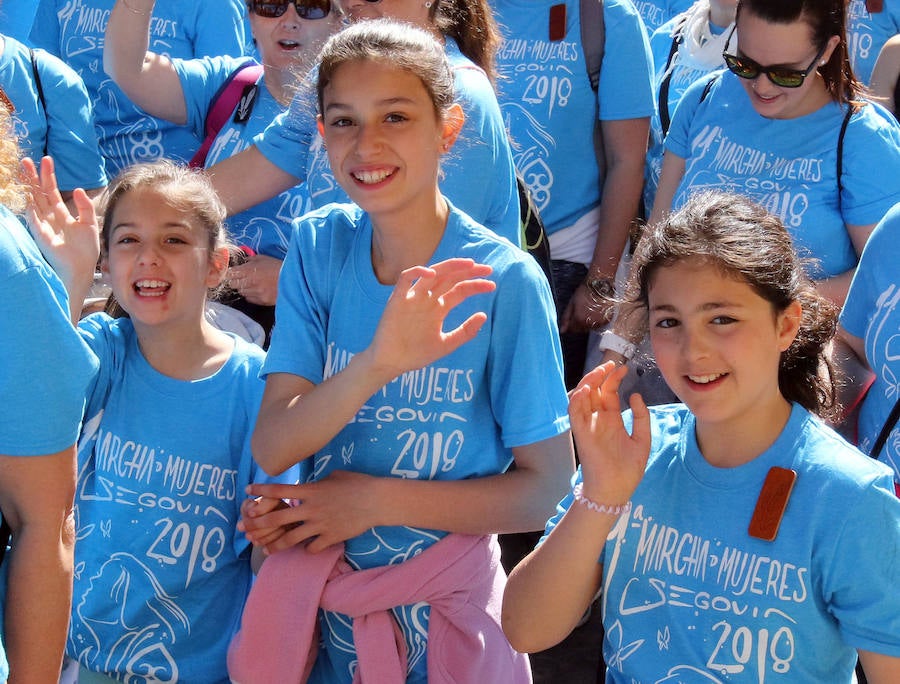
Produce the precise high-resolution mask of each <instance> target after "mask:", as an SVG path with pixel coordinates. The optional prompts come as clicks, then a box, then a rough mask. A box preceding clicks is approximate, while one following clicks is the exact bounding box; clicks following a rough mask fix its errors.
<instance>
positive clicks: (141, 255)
mask: <svg viewBox="0 0 900 684" xmlns="http://www.w3.org/2000/svg"><path fill="white" fill-rule="evenodd" d="M48 160H49V158H45V159H44V163H42V165H41V176H40V179H39V178H38V176H37V174H36V173H35V172H34V169H33V165H30V166H29V169H30V170H31V179H32V187H33V192H34V195H35V196H36V210H35V212H34V216H33V218H32V223H33V224H34V225H35V226H38V227H39V229H40V230H39V232H41V233H42V234H43V235H44V236H45V237H44V240H43V242H44V247H45V251H47V252H48V253H50V254H53V255H55V256H54V261H55V263H56V266H57V271H58V272H59V273H60V274H61V276H62V277H63V280H64V281H65V282H67V283H68V284H71V285H72V286H73V287H75V286H77V285H78V284H79V283H82V282H88V283H90V281H91V278H92V274H93V267H94V264H95V263H96V261H97V249H96V245H97V240H96V233H95V227H94V216H93V211H92V209H91V207H90V205H88V206H87V207H82V210H83V211H82V215H81V216H79V218H78V219H75V218H73V217H72V216H71V215H70V214H69V213H68V211H67V210H66V209H65V206H64V205H62V204H61V203H60V197H59V193H58V192H57V190H56V186H55V181H54V179H53V177H52V175H51V174H52V163H47V162H48ZM45 164H46V168H45ZM224 218H225V209H224V207H223V206H222V204H221V202H220V201H219V199H218V197H217V196H216V195H215V192H214V191H213V190H212V187H211V186H210V184H209V182H208V180H207V179H206V178H205V176H203V175H202V174H201V173H200V172H198V171H194V170H192V169H188V168H186V167H183V166H178V165H175V164H174V163H171V162H166V161H160V162H154V163H151V164H139V165H135V166H133V167H131V168H130V169H129V170H128V171H126V172H123V173H122V174H120V175H119V176H118V177H117V178H116V179H115V180H114V181H113V183H112V184H111V185H110V187H109V188H108V191H107V195H106V196H105V206H104V211H103V225H102V231H101V243H102V262H101V263H102V268H103V271H104V272H105V273H106V275H107V277H108V279H109V282H110V284H111V286H112V292H113V296H114V298H115V300H116V302H117V303H118V305H119V306H120V307H121V309H122V310H123V311H124V312H125V316H124V317H121V318H111V317H110V316H108V315H106V314H105V313H99V314H93V315H91V316H89V317H87V318H85V319H83V320H82V321H81V322H80V324H79V331H80V333H81V336H82V338H83V339H84V341H85V342H86V343H87V345H88V346H89V347H90V349H91V351H93V353H94V355H95V356H96V357H97V358H98V359H99V361H100V371H99V374H98V375H97V377H96V378H95V380H94V383H93V385H92V386H91V387H90V388H89V391H88V394H87V408H86V412H85V421H84V425H83V427H82V431H81V436H80V438H79V442H78V481H77V488H76V493H75V509H76V537H77V541H76V551H75V581H74V593H73V600H72V613H71V621H70V628H69V638H68V644H67V653H68V655H69V657H70V658H72V659H73V660H77V661H78V663H79V665H80V675H79V677H80V679H79V681H81V682H95V681H97V682H105V681H112V680H120V681H137V680H139V679H140V680H143V678H145V677H146V678H147V679H148V680H149V679H152V680H154V681H157V680H165V681H171V682H175V681H187V682H209V683H212V682H227V681H228V677H227V673H226V666H225V652H226V648H227V645H228V642H229V640H230V638H231V635H232V634H233V633H234V632H235V630H236V629H237V626H238V622H239V619H240V615H241V611H242V609H243V605H244V600H245V598H246V596H247V593H248V591H249V588H250V582H251V577H252V572H251V568H250V547H249V543H248V542H247V540H246V539H245V538H244V536H243V535H242V534H241V533H239V532H238V531H237V529H236V525H237V521H238V517H239V511H240V505H241V502H242V500H243V491H244V488H245V487H246V486H247V485H248V484H249V483H251V482H254V481H256V480H257V479H258V478H259V476H260V475H262V474H261V473H260V471H259V469H258V467H257V466H256V464H255V463H254V462H253V459H252V457H251V454H250V448H249V441H250V434H251V431H252V429H253V425H254V423H255V419H256V413H257V411H258V407H259V402H260V400H261V397H262V391H263V382H262V380H261V379H260V378H259V372H260V369H261V366H262V361H263V356H264V355H263V352H262V350H261V349H260V348H259V347H257V346H255V345H251V344H249V343H247V342H244V341H243V340H241V339H239V338H237V337H236V336H234V335H232V334H229V333H225V332H222V331H220V330H218V329H216V328H215V327H213V326H212V325H211V324H210V323H209V322H208V321H207V319H206V316H205V305H206V301H207V292H208V290H209V289H210V288H215V287H217V286H218V285H219V284H220V283H221V281H222V277H223V274H224V273H225V269H226V268H227V264H228V248H227V247H226V245H225V242H224V237H223V235H224V227H223V222H224ZM91 238H93V240H91ZM92 245H93V249H92V248H91V246H92ZM291 475H294V476H293V477H291ZM286 477H288V478H289V479H288V480H286V481H291V482H296V481H297V477H296V475H295V474H294V473H291V472H288V474H287V475H286Z"/></svg>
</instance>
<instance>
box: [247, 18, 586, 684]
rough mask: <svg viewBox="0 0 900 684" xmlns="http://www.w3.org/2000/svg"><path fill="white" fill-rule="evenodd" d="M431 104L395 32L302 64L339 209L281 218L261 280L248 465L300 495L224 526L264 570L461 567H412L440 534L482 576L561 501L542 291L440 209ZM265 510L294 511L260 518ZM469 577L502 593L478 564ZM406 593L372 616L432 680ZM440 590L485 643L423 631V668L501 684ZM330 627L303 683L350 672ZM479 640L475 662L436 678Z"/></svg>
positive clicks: (516, 667)
mask: <svg viewBox="0 0 900 684" xmlns="http://www.w3.org/2000/svg"><path fill="white" fill-rule="evenodd" d="M453 97H454V91H453V73H452V70H451V68H450V66H449V64H448V62H447V59H446V57H445V55H444V51H443V49H442V47H441V45H440V44H439V43H438V42H437V41H435V40H434V38H433V37H432V36H431V34H429V33H426V32H424V31H422V30H420V29H416V28H413V27H410V26H409V25H405V24H400V23H396V22H391V21H388V20H373V21H367V22H362V23H359V24H356V25H354V26H351V27H350V28H347V29H345V30H344V31H342V32H341V33H339V34H337V35H336V36H334V37H332V38H331V39H330V40H329V42H328V43H326V45H325V48H324V49H323V51H322V54H321V63H320V66H319V72H318V102H319V107H320V111H321V115H320V116H319V119H318V121H319V129H320V132H321V134H322V135H323V137H324V140H325V144H326V145H327V149H328V156H329V159H330V162H331V168H332V169H333V170H334V173H335V177H336V178H337V180H338V181H339V182H340V184H341V186H342V187H343V188H344V190H345V191H346V192H347V193H348V194H349V195H350V197H351V199H353V200H354V201H355V203H356V205H358V206H354V205H349V204H347V205H329V206H327V207H324V208H322V209H321V210H318V211H316V212H313V213H311V214H308V215H307V216H306V217H304V218H302V219H298V221H297V222H296V224H295V232H294V235H293V238H292V242H291V249H290V251H289V253H288V256H287V258H286V259H285V265H284V268H283V270H282V275H281V282H280V285H279V294H278V304H277V317H278V324H277V325H276V327H275V331H274V334H273V339H272V345H271V348H270V350H269V354H268V357H267V360H266V364H265V366H264V369H263V373H264V375H265V376H266V390H265V394H264V398H263V405H262V408H261V410H260V417H259V421H258V424H257V428H256V430H255V432H254V437H253V451H254V456H255V457H256V458H257V460H258V461H259V463H260V465H262V467H263V468H265V469H266V471H267V472H270V473H280V472H281V471H282V470H284V469H285V468H287V467H290V466H292V465H293V464H296V463H297V462H303V463H305V462H309V463H311V464H312V467H313V476H312V478H311V479H310V481H309V482H308V483H306V484H301V485H299V486H295V487H271V486H258V485H256V486H252V487H250V489H249V491H250V493H251V494H253V495H255V496H263V497H266V498H265V499H263V500H261V501H260V502H257V503H252V504H249V505H247V506H246V510H245V518H244V521H243V522H242V528H243V529H245V530H247V532H248V535H249V536H250V537H251V539H252V540H253V541H254V543H256V542H260V543H263V544H266V548H267V550H268V551H274V550H277V549H281V548H284V547H288V546H293V545H296V544H304V545H305V544H307V543H308V549H309V550H310V551H313V552H317V551H321V550H324V549H326V548H331V547H332V546H333V545H336V544H340V543H343V544H344V548H343V554H342V558H343V559H344V560H346V562H347V563H348V564H349V565H350V566H351V567H352V568H354V570H355V571H362V573H363V574H362V577H367V576H368V575H366V574H365V571H366V570H367V569H372V568H376V569H379V570H382V569H383V570H385V571H386V572H390V571H389V570H388V568H391V567H395V566H396V565H397V564H403V563H404V562H405V561H408V560H411V559H414V558H418V557H419V556H420V554H421V557H422V558H430V559H431V561H430V562H432V563H434V562H435V559H436V558H441V560H440V563H441V564H442V566H445V567H447V568H451V567H454V566H455V565H456V564H457V563H459V562H471V560H472V558H471V557H470V556H467V558H466V559H465V560H463V559H460V558H456V557H452V556H446V557H444V556H437V557H435V556H433V555H429V550H430V548H431V547H432V546H434V547H435V548H436V549H437V548H444V547H443V546H438V545H441V544H442V542H443V541H444V540H445V539H448V538H449V537H454V538H458V537H456V535H448V532H450V533H465V534H467V535H475V538H480V539H481V542H480V545H483V547H484V549H485V553H486V555H485V556H484V559H485V560H486V559H487V558H488V557H493V558H494V560H495V561H496V559H497V555H496V554H497V545H496V539H495V537H494V536H493V534H494V533H496V532H500V531H504V532H506V531H509V532H512V531H524V530H530V529H533V528H534V526H535V525H540V524H541V522H539V519H540V518H541V516H542V515H543V514H544V513H545V512H547V511H548V507H549V508H550V509H551V510H552V500H553V499H554V497H555V496H557V494H558V492H559V489H560V487H561V486H562V487H563V488H564V487H565V480H566V479H567V478H568V476H569V475H568V474H569V473H570V472H571V468H572V464H573V460H572V459H573V457H572V450H571V443H570V439H569V436H568V423H567V420H566V417H565V401H566V400H565V389H564V386H563V382H562V372H561V353H560V349H559V342H558V338H557V331H556V327H555V316H554V313H553V303H552V300H551V297H550V292H549V287H548V286H547V283H546V280H545V279H544V277H543V274H542V273H541V271H540V268H539V267H538V266H537V263H536V262H535V261H534V259H532V258H531V257H530V256H528V255H527V254H526V253H524V252H523V251H521V250H520V249H518V248H517V247H515V246H513V245H512V244H510V243H509V242H508V241H507V240H503V239H502V238H499V237H497V236H496V235H495V234H493V233H492V232H491V231H489V230H487V229H486V228H484V227H483V226H481V225H478V224H477V223H475V222H474V221H472V220H471V219H470V218H469V217H468V216H466V215H465V214H463V213H462V212H460V211H458V210H457V209H455V208H454V207H453V205H452V204H451V203H450V202H449V201H448V200H447V199H446V198H445V197H444V196H443V195H442V194H441V191H440V189H439V188H438V175H439V163H440V161H441V159H442V157H443V156H444V155H445V154H447V153H448V152H449V151H450V149H451V147H452V145H453V143H454V141H455V140H456V137H457V135H458V134H459V131H460V128H461V126H462V124H463V113H462V110H461V108H460V107H459V105H457V104H455V103H454V101H453ZM513 461H515V464H516V468H515V470H514V471H508V470H507V469H508V468H509V466H510V465H511V463H512V462H513ZM282 497H284V498H289V499H293V500H296V501H297V502H298V504H297V505H296V506H294V507H290V508H284V509H280V510H277V511H275V512H272V513H270V512H269V511H270V510H271V508H272V506H273V505H278V502H280V500H281V499H282ZM301 522H302V525H297V523H301ZM282 533H283V536H280V538H279V535H280V534H282ZM276 538H277V539H276ZM273 560H274V559H273ZM267 562H269V561H267ZM479 563H481V562H479ZM263 573H265V566H264V567H263ZM470 577H471V581H472V582H477V583H481V582H483V581H484V580H487V581H489V582H498V583H499V584H495V585H494V586H502V582H503V580H504V579H505V578H504V576H503V574H502V568H501V567H500V566H499V565H498V564H497V563H496V562H493V563H492V564H490V565H487V564H485V565H484V567H483V568H482V569H481V570H474V571H473V573H472V574H471V575H470ZM263 579H264V575H261V576H260V580H259V581H260V582H261V581H262V580H263ZM425 584H426V585H427V584H428V583H425ZM428 589H429V587H428V586H422V587H421V588H414V587H409V590H410V591H411V593H412V595H411V597H410V600H409V602H408V604H406V603H404V604H403V605H397V606H393V607H392V612H393V615H394V619H396V621H397V623H398V624H399V626H400V629H401V630H402V633H403V637H404V638H403V640H402V641H403V643H404V644H405V647H403V648H401V650H402V651H403V652H404V653H405V662H406V671H407V672H408V677H409V679H408V681H416V682H422V681H425V680H426V678H427V677H428V672H431V673H432V675H434V673H435V671H434V670H432V667H435V666H437V665H436V663H435V662H433V661H432V654H431V652H430V651H428V652H427V657H426V645H427V644H428V643H429V639H430V638H431V636H432V634H431V631H430V629H429V624H430V621H431V620H435V621H438V622H440V623H441V624H445V621H447V620H450V621H453V620H454V619H457V618H456V616H458V615H460V614H465V612H463V613H456V614H455V615H448V614H446V613H445V612H444V609H445V608H446V605H447V604H446V603H445V602H444V601H443V600H442V601H437V598H438V597H435V601H431V600H428V601H426V600H425V599H424V598H422V596H425V595H427V594H425V593H424V592H426V590H428ZM453 589H454V591H453V592H450V593H448V594H447V595H446V596H443V598H448V597H449V596H450V595H451V594H452V595H455V596H457V597H458V598H459V599H461V600H462V601H463V603H469V604H470V608H471V609H473V610H476V611H477V612H479V613H480V614H482V615H484V614H487V615H489V616H492V620H493V625H494V630H493V631H488V632H486V633H484V634H482V635H481V636H477V635H475V634H470V633H467V629H473V628H474V625H472V624H471V623H466V624H463V625H456V627H457V628H458V629H459V632H454V633H453V634H457V636H447V633H446V632H445V631H442V632H441V635H442V636H443V637H444V639H445V642H444V644H445V647H444V648H443V649H439V648H436V649H435V651H436V653H435V654H434V656H433V657H434V659H435V660H436V661H437V663H442V664H444V665H448V667H449V669H450V672H454V673H455V674H460V673H461V672H469V673H472V672H474V673H480V674H481V676H482V678H481V679H479V676H478V674H475V675H470V676H469V677H468V678H467V677H459V679H460V680H465V681H508V682H518V681H523V677H524V676H525V675H526V674H527V673H526V672H525V670H523V669H522V668H523V666H524V663H522V661H521V660H520V658H519V656H517V655H515V654H513V652H512V651H511V650H510V649H509V645H508V644H507V643H506V640H505V639H504V638H503V636H502V634H500V632H499V615H498V614H497V613H496V612H494V611H492V609H491V607H490V605H488V603H490V602H489V601H487V600H486V598H485V597H484V596H483V595H482V594H480V593H478V592H469V591H468V590H469V589H470V587H469V585H468V584H466V585H465V587H459V586H455V587H453ZM461 589H466V591H465V592H459V593H457V592H456V591H455V590H461ZM445 590H446V588H445ZM298 591H303V588H298ZM467 595H468V597H467V598H463V597H465V596H467ZM314 600H315V601H316V602H318V595H316V598H315V599H314ZM436 604H439V605H436ZM314 605H315V604H314ZM491 605H493V604H491ZM381 610H383V609H381ZM436 613H438V614H439V615H440V618H436V617H435V614H436ZM360 617H361V616H360ZM351 623H352V620H351V619H350V617H348V615H344V614H342V613H340V612H332V611H325V612H324V613H323V616H322V618H321V619H320V623H319V626H320V628H321V631H322V635H323V647H322V648H321V649H320V652H319V654H318V658H317V660H316V663H315V669H314V670H313V676H312V677H313V678H312V680H311V681H327V682H350V681H352V680H353V673H354V672H355V671H356V670H357V668H361V669H362V671H363V672H365V671H366V667H367V661H366V659H365V658H362V657H359V658H358V656H357V653H356V650H355V646H354V637H353V632H354V631H355V629H352V628H351V627H352V624H351ZM275 631H279V630H278V629H277V626H276V627H275ZM466 634H468V636H466V637H465V638H464V636H463V635H466ZM469 637H471V638H472V639H474V640H473V641H466V640H465V639H467V638H469ZM447 639H449V640H450V641H452V643H453V645H452V646H447V645H446V640H447ZM482 639H483V645H482V646H479V647H478V648H477V649H476V655H477V659H476V660H473V661H469V660H465V661H464V662H462V661H460V660H459V659H458V658H457V660H456V661H455V662H450V663H449V664H448V663H445V662H444V659H446V657H447V653H448V652H455V653H464V652H469V651H466V650H465V649H466V648H468V647H467V646H466V644H469V645H471V644H474V643H481V642H480V641H479V640H482ZM391 643H393V638H392V639H391ZM298 648H299V652H302V653H305V650H304V648H303V647H302V646H301V647H298ZM460 649H462V650H460ZM384 657H385V658H387V657H389V656H388V654H384ZM398 658H400V659H401V660H403V657H402V656H398ZM506 661H508V662H510V669H508V670H505V671H503V672H502V673H500V674H497V670H496V667H497V663H499V662H506ZM368 662H370V661H368ZM483 667H488V668H494V669H491V670H490V672H493V673H494V674H495V675H496V676H497V677H499V678H494V677H493V676H489V675H486V674H485V672H486V670H483V669H479V668H483ZM524 667H526V668H527V666H524ZM363 677H364V678H365V674H364V675H363Z"/></svg>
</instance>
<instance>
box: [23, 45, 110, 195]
mask: <svg viewBox="0 0 900 684" xmlns="http://www.w3.org/2000/svg"><path fill="white" fill-rule="evenodd" d="M35 55H36V57H35V59H36V60H37V64H38V70H39V72H40V78H41V85H42V88H43V90H44V92H45V93H47V94H48V95H50V96H49V97H48V98H46V101H45V102H44V107H45V112H46V116H47V153H48V154H49V155H50V156H51V157H53V161H54V162H55V168H56V177H57V180H58V182H59V187H60V190H74V189H75V188H85V189H88V190H91V189H95V188H102V187H103V186H105V185H106V183H107V177H106V167H105V163H104V161H103V157H102V156H101V154H100V143H99V141H98V140H97V131H96V128H95V125H94V110H93V105H92V104H91V100H90V97H89V96H88V92H87V88H85V85H84V81H82V80H81V77H80V76H79V75H78V74H77V73H75V71H74V70H73V69H72V68H71V67H69V66H68V65H67V64H65V63H64V62H63V61H62V60H60V59H59V58H57V57H55V56H53V55H51V54H48V53H46V52H41V51H37V52H35ZM51 93H52V95H51Z"/></svg>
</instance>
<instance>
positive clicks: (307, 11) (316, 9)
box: [250, 0, 331, 19]
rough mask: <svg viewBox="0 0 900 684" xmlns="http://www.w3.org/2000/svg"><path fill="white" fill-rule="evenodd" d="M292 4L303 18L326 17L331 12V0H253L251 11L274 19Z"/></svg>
mask: <svg viewBox="0 0 900 684" xmlns="http://www.w3.org/2000/svg"><path fill="white" fill-rule="evenodd" d="M291 4H293V5H294V9H295V10H297V14H298V15H299V16H300V18H301V19H324V18H325V17H327V16H328V14H329V13H330V12H331V0H270V2H258V1H257V0H253V1H252V2H251V3H250V11H251V12H253V13H254V14H256V15H257V16H260V17H265V18H266V19H274V18H276V17H280V16H281V15H282V14H284V13H285V12H287V8H288V5H291Z"/></svg>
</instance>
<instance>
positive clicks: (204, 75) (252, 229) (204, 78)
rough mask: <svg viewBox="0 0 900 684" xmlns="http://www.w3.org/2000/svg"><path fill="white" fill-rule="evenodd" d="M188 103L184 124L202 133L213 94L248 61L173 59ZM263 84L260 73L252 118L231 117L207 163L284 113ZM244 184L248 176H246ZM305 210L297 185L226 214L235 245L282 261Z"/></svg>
mask: <svg viewBox="0 0 900 684" xmlns="http://www.w3.org/2000/svg"><path fill="white" fill-rule="evenodd" d="M172 63H173V65H174V67H175V71H176V73H177V74H178V78H179V79H180V80H181V87H182V90H183V91H184V102H185V105H186V107H187V117H188V120H187V125H188V127H189V128H190V129H191V130H193V131H194V132H195V133H196V134H197V135H198V136H201V137H203V136H205V131H204V126H205V123H206V116H207V114H208V112H209V108H210V105H211V104H212V101H213V98H214V97H215V95H216V93H217V92H218V90H219V88H220V87H221V86H222V84H223V83H225V81H226V80H228V77H229V76H230V75H231V74H232V73H233V72H234V71H235V70H236V69H238V67H239V66H240V65H242V64H244V63H246V60H242V59H237V58H234V57H202V58H200V59H190V60H183V59H175V60H172ZM284 109H285V108H284V107H282V106H281V105H280V104H279V103H278V101H277V100H276V99H275V98H274V97H273V96H272V94H271V93H270V92H269V90H268V88H266V86H265V82H264V77H263V76H260V78H259V80H258V81H257V83H256V98H255V100H254V103H253V110H252V112H251V113H250V117H249V118H248V119H247V120H246V121H244V122H242V123H235V120H234V117H233V116H229V117H228V120H227V121H226V123H225V125H224V126H222V129H221V130H220V131H219V134H218V135H217V136H216V139H215V141H214V142H213V144H212V146H211V147H210V148H209V154H208V155H207V157H206V166H207V167H210V166H212V165H213V164H215V163H217V162H219V161H222V160H223V159H227V158H228V157H231V156H233V155H235V154H237V153H238V152H241V151H242V150H244V149H246V148H247V147H249V146H250V145H252V144H253V138H254V137H255V136H256V135H257V134H259V133H261V132H262V131H263V130H264V129H265V128H266V126H268V125H269V124H270V123H271V122H272V119H274V118H275V117H276V116H278V115H279V114H280V113H281V112H282V111H284ZM248 182H252V180H250V179H248ZM303 213H304V208H303V198H302V196H301V193H300V189H299V187H297V186H295V187H293V188H290V189H288V190H285V191H284V192H281V193H279V194H278V195H277V196H275V197H273V198H272V199H269V200H266V201H265V202H261V203H260V204H257V205H256V206H254V207H251V208H250V209H248V210H247V211H242V212H241V213H239V214H235V215H234V216H229V217H228V233H229V235H230V236H231V238H232V239H233V240H234V241H235V242H236V243H237V244H239V245H246V246H247V247H251V248H252V249H253V250H254V251H255V252H257V253H258V254H265V255H267V256H271V257H275V258H276V259H284V255H285V254H286V253H287V246H288V242H289V240H290V235H291V221H293V220H294V219H295V218H296V217H297V216H300V215H302V214H303Z"/></svg>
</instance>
